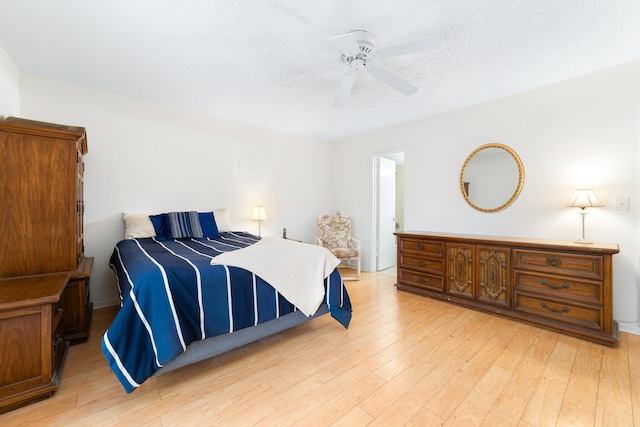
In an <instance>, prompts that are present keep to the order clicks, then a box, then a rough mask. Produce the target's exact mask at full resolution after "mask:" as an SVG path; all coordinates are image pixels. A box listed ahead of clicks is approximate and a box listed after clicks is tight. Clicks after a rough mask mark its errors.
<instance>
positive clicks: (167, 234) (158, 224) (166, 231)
mask: <svg viewBox="0 0 640 427" xmlns="http://www.w3.org/2000/svg"><path fill="white" fill-rule="evenodd" d="M149 219H150V220H151V223H152V224H153V228H154V229H155V230H156V239H158V240H171V239H173V235H172V234H171V226H170V225H169V214H166V213H163V214H158V215H149Z"/></svg>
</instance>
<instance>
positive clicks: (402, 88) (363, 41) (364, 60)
mask: <svg viewBox="0 0 640 427" xmlns="http://www.w3.org/2000/svg"><path fill="white" fill-rule="evenodd" d="M330 41H331V42H332V43H333V45H334V46H335V47H336V48H337V49H338V52H339V53H340V60H339V63H338V64H329V65H327V66H325V67H322V68H319V69H317V70H314V71H311V72H310V73H306V74H304V75H302V76H298V77H296V78H294V79H292V80H290V81H289V82H292V81H294V80H298V79H300V78H303V77H308V76H311V75H316V74H320V73H324V72H326V71H328V70H329V69H331V68H334V67H336V66H338V67H342V68H344V69H345V75H344V77H343V78H342V81H341V83H340V86H339V87H338V92H337V94H336V98H335V101H334V104H333V105H334V106H335V107H341V106H344V105H346V104H347V100H348V99H349V96H350V94H351V89H352V88H353V85H354V83H355V79H356V75H357V74H358V73H360V72H361V71H363V70H366V71H367V72H368V73H369V74H371V75H372V76H373V77H375V78H377V79H378V80H380V81H382V82H384V83H386V84H387V85H389V86H390V87H392V88H393V89H395V90H397V91H398V92H400V93H402V94H403V95H406V96H409V95H412V94H414V93H415V92H417V91H418V88H417V87H416V86H414V85H413V84H411V83H409V82H408V81H406V80H405V79H403V78H402V77H400V76H399V75H397V74H396V73H394V72H393V71H391V70H389V69H388V68H385V67H383V66H382V65H380V64H379V61H378V58H386V57H391V56H400V55H406V54H410V53H417V52H423V51H426V50H430V49H433V48H436V47H438V46H439V45H440V42H439V40H438V38H436V37H428V38H423V39H418V40H414V41H411V42H407V43H400V44H396V45H393V46H388V47H383V48H377V47H376V42H375V36H374V35H373V34H372V33H371V32H369V31H365V30H356V31H350V32H348V33H346V34H342V35H339V36H336V37H333V38H331V39H330ZM289 82H287V83H289Z"/></svg>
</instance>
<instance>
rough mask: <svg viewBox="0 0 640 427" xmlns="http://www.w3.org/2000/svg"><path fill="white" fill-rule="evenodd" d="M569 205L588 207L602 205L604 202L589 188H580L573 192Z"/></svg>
mask: <svg viewBox="0 0 640 427" xmlns="http://www.w3.org/2000/svg"><path fill="white" fill-rule="evenodd" d="M569 206H571V207H578V208H589V207H600V206H604V204H603V203H602V202H601V201H600V200H599V199H598V197H596V193H595V192H594V191H593V190H592V189H591V188H580V189H578V190H576V192H575V193H574V194H573V197H572V198H571V201H570V202H569Z"/></svg>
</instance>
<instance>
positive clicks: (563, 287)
mask: <svg viewBox="0 0 640 427" xmlns="http://www.w3.org/2000/svg"><path fill="white" fill-rule="evenodd" d="M540 284H541V285H544V286H546V287H547V288H551V289H569V285H568V284H567V283H563V284H562V286H556V285H550V284H549V283H548V282H547V281H546V280H540Z"/></svg>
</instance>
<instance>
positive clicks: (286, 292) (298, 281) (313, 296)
mask: <svg viewBox="0 0 640 427" xmlns="http://www.w3.org/2000/svg"><path fill="white" fill-rule="evenodd" d="M216 264H220V265H228V266H231V267H239V268H243V269H245V270H248V271H251V272H253V273H255V274H256V275H257V276H259V277H260V278H262V279H263V280H265V281H266V282H268V283H269V284H270V285H271V286H273V287H274V288H275V289H276V290H277V291H278V292H279V293H280V294H281V295H282V296H284V297H285V298H286V299H287V300H288V301H289V302H290V303H292V304H293V305H295V306H296V307H297V308H298V310H300V311H302V312H303V313H304V314H305V315H306V316H311V315H313V314H314V313H315V312H316V310H317V309H318V307H320V304H322V300H323V298H324V279H325V278H326V277H327V276H329V275H330V274H331V272H332V271H333V270H334V269H335V268H336V267H337V266H338V264H340V260H339V259H338V258H336V257H335V256H334V255H333V254H332V253H331V252H330V251H329V250H328V249H327V248H324V247H322V246H317V245H311V244H308V243H300V242H295V241H291V240H286V239H280V238H275V237H263V238H262V240H260V241H258V242H257V243H255V244H253V245H251V246H248V247H246V248H243V249H239V250H237V251H232V252H225V253H223V254H220V255H218V256H216V257H215V258H213V259H212V260H211V265H216Z"/></svg>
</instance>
